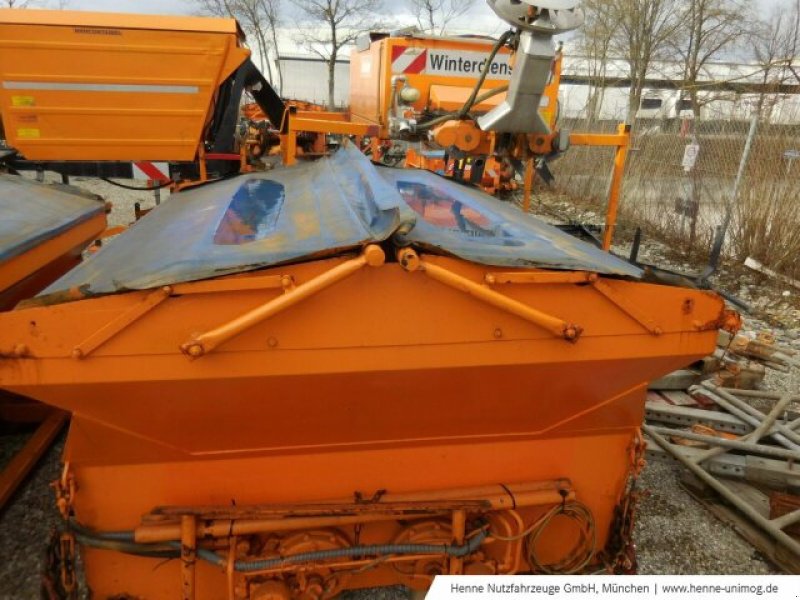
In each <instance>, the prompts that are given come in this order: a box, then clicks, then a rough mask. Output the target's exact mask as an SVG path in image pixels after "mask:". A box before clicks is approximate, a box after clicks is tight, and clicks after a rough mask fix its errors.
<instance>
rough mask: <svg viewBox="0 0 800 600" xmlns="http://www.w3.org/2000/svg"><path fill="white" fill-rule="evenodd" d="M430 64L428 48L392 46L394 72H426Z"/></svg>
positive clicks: (415, 73) (416, 73) (412, 73)
mask: <svg viewBox="0 0 800 600" xmlns="http://www.w3.org/2000/svg"><path fill="white" fill-rule="evenodd" d="M427 64H428V50H427V49H426V48H410V47H408V46H392V73H405V74H411V75H418V74H419V73H424V72H425V67H426V66H427Z"/></svg>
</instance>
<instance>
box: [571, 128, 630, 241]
mask: <svg viewBox="0 0 800 600" xmlns="http://www.w3.org/2000/svg"><path fill="white" fill-rule="evenodd" d="M630 138H631V135H630V126H629V125H625V124H622V125H619V127H618V128H617V133H616V135H613V134H612V135H609V134H600V133H573V134H571V135H570V136H569V143H570V145H572V146H612V147H615V148H616V152H615V154H614V171H613V173H612V174H611V185H610V186H609V189H608V207H607V208H606V227H605V232H604V233H603V250H609V249H610V248H611V240H612V239H613V238H614V229H615V228H616V226H617V212H618V210H619V193H620V189H621V188H622V175H623V174H624V172H625V160H626V159H627V157H628V147H629V146H630Z"/></svg>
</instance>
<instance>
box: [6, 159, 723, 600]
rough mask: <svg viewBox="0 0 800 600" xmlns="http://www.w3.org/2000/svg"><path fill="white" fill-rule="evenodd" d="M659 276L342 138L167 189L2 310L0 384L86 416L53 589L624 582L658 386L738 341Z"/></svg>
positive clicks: (65, 487) (712, 314)
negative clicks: (496, 578)
mask: <svg viewBox="0 0 800 600" xmlns="http://www.w3.org/2000/svg"><path fill="white" fill-rule="evenodd" d="M176 241H177V242H176ZM642 277H643V273H642V271H640V270H639V269H638V268H636V267H634V266H632V265H630V264H628V263H626V262H624V261H622V260H620V259H617V258H616V257H614V256H612V255H609V254H607V253H604V252H602V251H600V250H599V249H596V248H595V247H593V246H590V245H587V244H585V243H583V242H581V241H578V240H577V239H575V238H572V237H570V236H568V235H566V234H564V233H563V232H561V231H559V230H557V229H555V228H553V227H551V226H549V225H546V224H544V223H542V222H540V221H538V220H537V219H535V218H533V217H530V216H527V215H524V214H522V213H520V212H519V211H518V210H516V209H515V208H513V207H510V206H507V205H503V204H502V203H499V202H497V201H495V200H493V199H491V198H490V197H488V196H486V195H485V194H483V193H481V192H478V191H476V190H473V189H470V188H466V187H464V186H460V185H458V184H455V183H453V182H451V181H448V180H446V179H442V178H440V177H437V176H436V175H434V174H431V173H428V172H424V171H416V170H406V169H389V168H377V167H375V166H374V165H372V164H371V163H370V162H369V160H368V159H367V158H366V157H364V156H363V155H361V154H360V153H359V152H357V151H356V150H355V149H354V148H352V147H350V146H349V145H346V146H345V147H344V148H343V149H341V150H340V151H339V152H337V153H336V154H335V155H333V156H332V157H329V158H324V159H321V160H320V161H317V162H313V163H303V164H300V165H297V166H294V167H279V168H276V169H275V170H273V171H270V172H267V173H260V174H247V175H242V176H239V177H237V178H233V179H228V180H225V181H221V182H218V183H215V184H211V185H208V186H204V187H201V188H197V189H194V190H190V191H187V192H183V193H181V194H179V195H176V196H174V197H173V198H172V199H170V201H169V202H167V203H165V204H162V205H161V206H159V207H157V208H156V209H155V210H153V211H152V212H151V213H150V214H149V215H147V216H146V217H145V218H144V219H143V220H141V221H140V222H139V223H138V224H137V225H136V227H133V228H131V229H130V230H128V231H127V232H125V233H124V234H122V235H121V236H119V237H118V238H117V239H116V240H115V241H114V243H112V244H110V245H108V246H106V247H105V248H103V249H102V250H101V251H100V252H98V253H97V254H95V255H94V256H93V257H92V258H91V259H90V260H88V261H87V262H85V263H84V264H83V265H82V266H80V267H79V268H77V269H75V270H73V271H72V272H71V273H70V274H69V275H67V276H66V277H64V278H63V279H61V280H60V281H58V282H56V283H55V284H53V285H52V286H51V287H50V288H49V289H48V290H46V291H45V293H44V294H43V295H41V296H40V297H39V298H37V299H35V300H34V301H32V302H29V303H26V305H24V306H21V307H19V308H18V309H17V310H15V311H12V312H9V313H5V314H2V315H0V332H2V334H0V387H2V388H6V389H8V390H11V391H14V392H17V393H20V394H25V395H28V396H31V397H34V398H36V399H38V400H41V401H43V402H47V403H49V404H52V405H55V406H59V407H62V408H65V409H67V410H70V411H72V412H73V420H72V426H71V428H70V433H69V439H68V443H67V447H66V450H65V456H64V460H65V468H64V474H63V477H62V478H61V480H60V482H59V483H58V486H57V492H58V506H59V508H60V509H61V512H62V514H63V515H64V517H65V521H64V530H63V533H62V534H61V536H60V537H59V538H58V539H57V540H56V541H55V545H56V547H57V548H58V552H57V553H56V555H57V556H59V557H60V560H61V562H60V564H59V565H57V566H56V572H55V573H54V574H53V578H54V579H56V580H58V581H59V582H60V583H59V585H60V587H61V588H62V591H63V592H64V593H65V594H69V593H71V591H72V590H74V589H75V585H76V584H75V581H76V579H75V574H74V572H73V570H72V565H74V554H75V553H76V552H81V554H82V558H83V564H84V566H85V572H86V581H87V585H88V586H89V588H90V589H91V591H92V593H93V594H94V595H95V596H96V597H101V598H105V597H110V596H118V595H125V596H126V597H137V598H148V599H155V598H175V597H177V596H179V595H180V597H181V598H187V599H188V598H202V599H212V598H213V599H217V598H237V599H243V598H247V599H253V600H254V599H256V598H259V599H265V598H328V597H332V596H333V595H335V594H337V593H339V592H340V591H342V590H345V589H352V588H363V587H372V586H380V585H389V584H397V583H401V584H405V585H407V586H410V587H412V588H415V589H425V588H427V587H428V586H429V585H430V583H431V581H432V579H433V577H434V576H435V575H436V574H439V573H499V574H502V573H521V572H534V573H575V572H590V571H597V570H600V569H607V570H609V571H618V572H626V571H631V570H633V569H635V557H634V556H633V548H632V543H631V528H632V522H633V514H634V507H635V494H633V493H632V487H631V485H632V482H633V481H634V480H635V479H636V476H637V474H638V472H639V470H640V468H641V466H642V452H643V448H642V441H641V437H640V434H639V427H640V424H641V422H642V417H643V409H644V399H645V393H646V387H647V383H648V381H650V380H652V379H654V378H657V377H659V376H660V375H662V374H664V373H667V372H669V371H671V370H673V369H675V368H678V367H681V366H683V365H685V364H687V363H689V362H691V361H693V360H695V359H697V358H699V357H702V356H704V355H706V354H708V353H709V352H711V351H712V350H713V348H714V346H715V342H716V338H717V329H718V328H719V327H721V326H723V325H729V324H732V323H733V324H735V318H733V317H732V316H731V315H730V314H729V313H728V312H727V311H726V310H725V308H724V305H723V302H722V300H721V299H720V298H719V297H718V296H716V295H714V294H713V293H709V292H705V291H698V290H694V289H687V288H681V287H673V286H667V285H659V284H657V283H646V282H644V281H642ZM169 558H173V559H174V560H165V559H169Z"/></svg>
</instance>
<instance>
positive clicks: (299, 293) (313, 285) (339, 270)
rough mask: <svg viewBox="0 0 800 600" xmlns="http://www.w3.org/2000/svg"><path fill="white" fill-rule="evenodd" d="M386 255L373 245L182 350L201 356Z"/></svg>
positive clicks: (382, 258) (380, 263)
mask: <svg viewBox="0 0 800 600" xmlns="http://www.w3.org/2000/svg"><path fill="white" fill-rule="evenodd" d="M385 258H386V257H385V255H384V253H383V250H381V248H380V246H376V245H369V246H367V247H366V248H364V251H363V252H362V253H361V255H360V256H358V257H357V258H353V259H351V260H348V261H345V262H343V263H342V264H340V265H338V266H336V267H334V268H332V269H331V270H330V271H327V272H325V273H323V274H321V275H319V276H317V277H315V278H314V279H312V280H310V281H307V282H306V283H303V284H302V285H299V286H297V287H296V288H294V289H292V290H287V291H286V292H285V293H284V294H283V295H282V296H278V297H277V298H275V299H273V300H270V301H269V302H267V303H265V304H262V305H261V306H259V307H258V308H254V309H253V310H251V311H250V312H248V313H246V314H244V315H242V316H241V317H238V318H236V319H234V320H233V321H231V322H230V323H226V324H224V325H221V326H219V327H217V328H216V329H212V330H211V331H208V332H206V333H202V334H200V335H198V336H196V337H195V338H194V339H192V340H190V341H188V342H186V343H185V344H183V345H182V346H181V352H183V353H184V354H186V355H187V356H189V357H191V358H199V357H201V356H203V355H204V354H207V353H208V352H211V351H212V350H213V349H214V348H216V347H217V346H219V345H220V344H224V343H225V342H227V341H228V340H229V339H231V338H233V337H235V336H237V335H239V334H240V333H242V332H243V331H246V330H247V329H250V328H251V327H253V326H254V325H257V324H258V323H260V322H262V321H264V320H266V319H268V318H270V317H272V316H274V315H276V314H278V313H280V312H283V311H284V310H286V309H287V308H290V307H292V306H294V305H295V304H297V303H299V302H302V301H303V300H305V299H306V298H308V297H310V296H312V295H314V294H316V293H317V292H320V291H322V290H324V289H325V288H327V287H329V286H331V285H333V284H334V283H336V282H338V281H341V280H342V279H345V278H347V277H349V276H350V275H352V274H353V273H355V272H356V271H358V270H359V269H361V268H362V267H364V266H366V265H370V266H372V267H379V266H381V265H382V264H383V263H384V260H385Z"/></svg>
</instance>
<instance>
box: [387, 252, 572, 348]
mask: <svg viewBox="0 0 800 600" xmlns="http://www.w3.org/2000/svg"><path fill="white" fill-rule="evenodd" d="M398 261H399V262H400V264H401V265H402V266H403V268H404V269H405V270H406V271H422V272H423V273H425V274H426V275H427V276H428V277H430V278H431V279H435V280H436V281H438V282H439V283H443V284H445V285H447V286H450V287H452V288H454V289H456V290H458V291H460V292H464V293H465V294H469V295H470V296H472V297H473V298H477V299H478V300H481V301H483V302H485V303H486V304H491V305H492V306H494V307H496V308H499V309H500V310H504V311H506V312H509V313H511V314H513V315H516V316H518V317H520V318H522V319H525V320H526V321H528V322H530V323H533V324H535V325H538V326H539V327H542V328H544V329H546V330H547V331H549V332H550V333H552V334H553V335H555V336H556V337H563V338H564V339H565V340H567V341H568V342H576V341H578V338H579V337H580V335H581V333H582V332H583V328H582V327H580V326H578V325H575V324H574V323H567V322H566V321H563V320H561V319H559V318H557V317H554V316H552V315H548V314H547V313H543V312H542V311H539V310H536V309H535V308H531V307H530V306H528V305H527V304H523V303H522V302H518V301H517V300H514V299H512V298H509V297H508V296H504V295H503V294H500V293H498V292H495V291H494V290H493V289H491V288H490V287H488V286H486V285H481V284H479V283H475V282H474V281H470V280H469V279H467V278H466V277H462V276H461V275H458V274H457V273H453V272H452V271H449V270H447V269H445V268H443V267H440V266H438V265H435V264H432V263H430V262H427V261H424V260H422V259H421V258H420V257H419V256H418V255H417V253H416V252H415V251H414V250H412V249H411V248H404V249H402V250H400V252H399V253H398Z"/></svg>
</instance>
